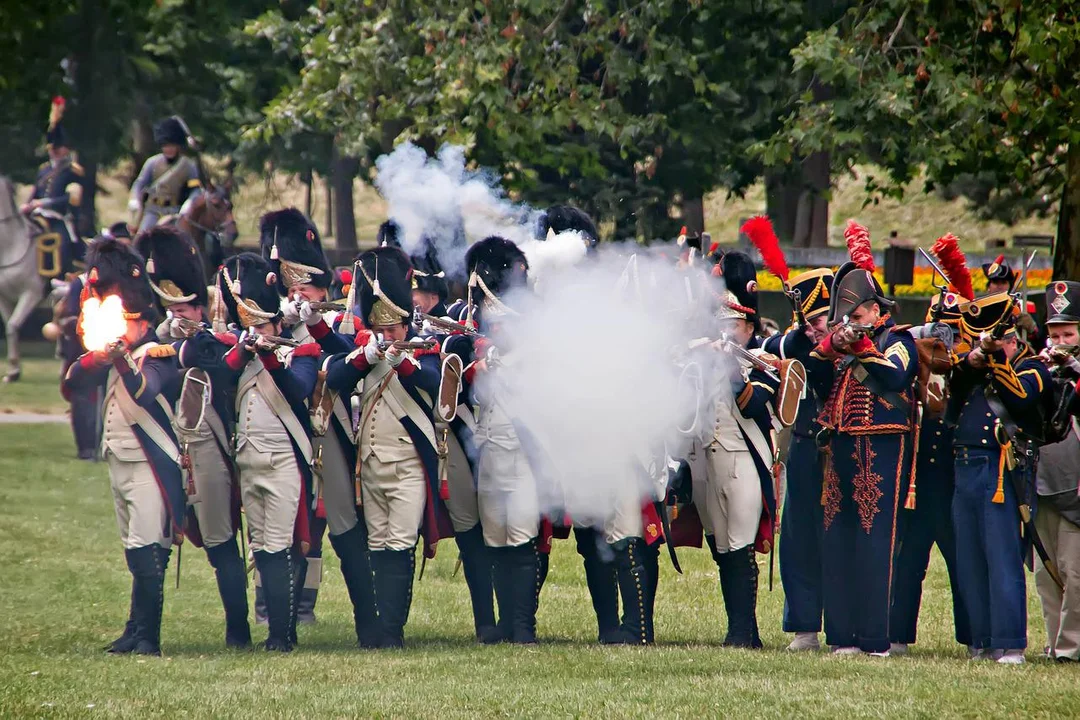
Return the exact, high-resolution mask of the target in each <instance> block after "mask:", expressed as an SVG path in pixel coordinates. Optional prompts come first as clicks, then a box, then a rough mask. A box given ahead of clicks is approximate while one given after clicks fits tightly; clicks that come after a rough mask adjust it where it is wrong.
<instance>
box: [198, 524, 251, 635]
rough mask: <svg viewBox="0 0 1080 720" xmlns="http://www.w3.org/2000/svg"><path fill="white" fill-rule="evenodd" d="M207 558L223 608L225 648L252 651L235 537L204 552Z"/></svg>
mask: <svg viewBox="0 0 1080 720" xmlns="http://www.w3.org/2000/svg"><path fill="white" fill-rule="evenodd" d="M206 557H207V559H208V560H209V561H210V565H211V566H212V567H213V568H214V575H215V576H216V578H217V586H218V594H219V595H221V604H222V606H223V607H224V608H225V647H230V648H248V647H251V626H250V625H248V617H247V613H248V601H247V586H246V584H245V581H244V575H245V572H244V561H243V560H242V559H241V558H240V550H239V549H238V548H237V546H236V537H235V536H233V537H232V538H230V539H229V540H227V541H226V542H223V543H222V544H220V545H215V546H214V547H212V548H206Z"/></svg>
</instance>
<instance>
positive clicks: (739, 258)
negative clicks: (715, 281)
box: [716, 250, 761, 332]
mask: <svg viewBox="0 0 1080 720" xmlns="http://www.w3.org/2000/svg"><path fill="white" fill-rule="evenodd" d="M716 270H717V274H718V275H719V276H720V277H722V278H723V279H724V285H725V286H726V287H727V289H728V291H729V292H731V293H732V294H734V295H735V299H736V301H737V302H738V304H739V305H741V306H742V307H743V308H745V309H746V310H747V311H748V312H747V313H746V314H747V315H748V317H747V318H746V319H747V320H749V321H750V322H751V323H753V325H754V332H761V318H760V317H758V286H757V268H756V267H755V266H754V261H753V260H751V259H750V256H749V255H747V254H746V253H744V252H739V251H738V250H732V251H731V252H726V253H724V254H723V255H721V256H720V259H719V260H717V262H716Z"/></svg>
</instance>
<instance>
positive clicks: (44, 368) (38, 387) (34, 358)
mask: <svg viewBox="0 0 1080 720" xmlns="http://www.w3.org/2000/svg"><path fill="white" fill-rule="evenodd" d="M20 348H21V350H22V356H23V357H22V379H21V380H19V381H18V382H16V383H0V415H4V414H10V413H14V412H20V413H44V414H50V415H52V414H63V413H65V412H67V403H66V402H65V401H64V398H63V397H61V396H60V361H59V360H57V359H56V356H55V350H56V346H55V345H54V344H53V343H46V342H26V341H24V342H22V343H21V344H20ZM0 358H2V359H0V363H2V364H0V367H2V368H3V370H2V371H0V374H3V373H4V372H7V341H5V340H0ZM2 431H3V430H2V428H0V432H2Z"/></svg>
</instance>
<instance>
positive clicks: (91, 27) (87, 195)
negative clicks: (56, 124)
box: [72, 0, 107, 237]
mask: <svg viewBox="0 0 1080 720" xmlns="http://www.w3.org/2000/svg"><path fill="white" fill-rule="evenodd" d="M99 5H100V3H99V2H97V0H83V1H82V3H80V7H79V21H78V31H77V32H76V36H75V37H74V38H72V40H73V43H72V47H73V48H74V50H73V52H72V56H73V58H74V61H75V95H76V97H77V98H78V104H77V110H78V112H77V114H76V118H75V120H76V122H77V123H78V125H77V127H78V130H77V133H78V135H77V147H78V148H79V163H80V164H81V165H82V166H83V168H84V170H85V175H84V176H83V196H82V202H81V204H80V212H79V222H78V224H79V227H78V228H76V232H78V233H79V234H80V235H84V236H87V237H89V236H91V235H94V234H95V232H96V228H97V217H96V202H97V169H98V164H99V158H100V157H101V155H102V153H101V146H102V145H103V144H104V143H103V139H102V137H101V134H102V131H101V128H102V123H101V122H100V120H101V114H102V112H104V109H103V108H102V107H101V104H102V101H101V100H100V99H99V98H98V96H97V95H96V93H95V92H94V87H95V84H96V83H95V79H96V75H97V72H98V68H97V61H98V52H97V50H98V23H99V22H100V21H101V20H102V19H104V18H106V17H107V15H106V14H104V11H103V9H102V8H100V7H99Z"/></svg>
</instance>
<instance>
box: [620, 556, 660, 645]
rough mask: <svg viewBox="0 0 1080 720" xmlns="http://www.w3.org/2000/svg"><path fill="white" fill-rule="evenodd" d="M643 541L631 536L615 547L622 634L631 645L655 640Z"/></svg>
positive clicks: (649, 582)
mask: <svg viewBox="0 0 1080 720" xmlns="http://www.w3.org/2000/svg"><path fill="white" fill-rule="evenodd" d="M644 544H645V541H644V540H642V539H641V538H629V539H627V540H622V541H620V542H618V543H616V544H615V545H614V546H613V549H614V550H615V566H616V568H617V574H618V578H619V593H620V594H621V595H622V606H623V615H622V625H621V626H620V628H619V637H620V641H621V642H623V643H625V644H628V645H646V644H648V643H651V642H652V641H653V636H652V610H653V609H652V603H651V602H650V585H651V580H650V578H649V571H648V569H647V568H646V566H645V558H644V553H643V552H642V546H643V545H644Z"/></svg>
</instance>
